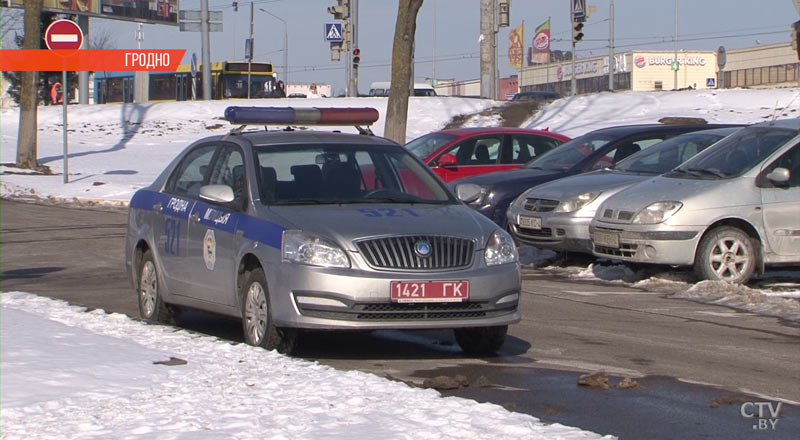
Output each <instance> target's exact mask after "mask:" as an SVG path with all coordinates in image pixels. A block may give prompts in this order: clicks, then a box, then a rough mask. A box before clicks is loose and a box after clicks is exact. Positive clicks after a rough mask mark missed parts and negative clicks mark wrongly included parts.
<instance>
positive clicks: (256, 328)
mask: <svg viewBox="0 0 800 440" xmlns="http://www.w3.org/2000/svg"><path fill="white" fill-rule="evenodd" d="M243 289H244V290H243V298H242V330H243V331H244V341H245V342H246V343H248V344H250V345H255V346H257V347H263V348H265V349H267V350H277V351H278V352H279V353H284V354H291V352H292V351H294V348H295V346H296V343H297V337H296V334H295V332H294V331H293V330H291V329H279V328H277V327H275V324H274V323H273V321H272V316H271V311H270V304H269V293H268V290H267V281H266V276H264V271H263V270H261V269H254V270H253V271H252V272H250V275H249V276H248V277H247V282H246V283H245V284H244V286H243Z"/></svg>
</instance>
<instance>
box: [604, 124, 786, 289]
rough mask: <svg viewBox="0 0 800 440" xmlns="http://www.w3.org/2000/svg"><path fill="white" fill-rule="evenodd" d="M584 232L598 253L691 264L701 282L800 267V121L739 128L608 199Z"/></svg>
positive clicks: (735, 280) (744, 279)
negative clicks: (773, 267)
mask: <svg viewBox="0 0 800 440" xmlns="http://www.w3.org/2000/svg"><path fill="white" fill-rule="evenodd" d="M590 235H591V239H592V245H593V253H594V255H596V256H601V257H612V258H615V259H619V260H624V261H632V262H638V263H654V264H668V265H675V266H694V270H695V273H696V274H697V276H698V277H699V278H700V279H708V280H723V281H728V282H732V283H744V282H747V280H749V279H750V278H751V277H752V276H753V275H754V274H755V273H761V272H763V270H764V267H765V266H766V265H779V264H785V265H796V264H800V120H799V119H787V120H780V121H772V122H764V123H761V124H757V125H753V126H750V127H746V128H743V129H741V130H739V131H738V132H736V133H734V134H733V135H731V136H729V137H727V138H725V139H724V140H722V141H720V142H719V143H717V144H716V145H714V146H712V147H711V148H709V149H707V150H706V151H704V152H702V153H700V154H698V155H696V156H695V157H693V158H692V159H690V160H689V161H687V162H685V163H684V164H682V165H681V166H679V167H677V168H675V169H674V170H673V171H671V172H669V173H667V174H663V175H661V176H659V177H655V178H653V179H650V180H647V181H644V182H642V183H639V184H637V185H634V186H632V187H630V188H627V189H625V190H623V191H620V192H619V193H617V194H615V195H613V196H611V197H609V198H608V199H607V200H606V201H605V202H604V203H603V204H602V205H600V207H599V208H598V209H597V213H596V215H595V217H594V219H593V220H592V223H591V226H590Z"/></svg>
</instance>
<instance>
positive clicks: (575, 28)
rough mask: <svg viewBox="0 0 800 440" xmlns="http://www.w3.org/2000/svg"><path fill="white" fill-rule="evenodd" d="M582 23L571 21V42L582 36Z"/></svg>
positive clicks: (579, 39)
mask: <svg viewBox="0 0 800 440" xmlns="http://www.w3.org/2000/svg"><path fill="white" fill-rule="evenodd" d="M582 30H583V23H575V22H573V23H572V42H573V43H577V42H578V41H581V39H582V38H583V32H581V31H582Z"/></svg>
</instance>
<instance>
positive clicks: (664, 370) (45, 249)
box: [2, 200, 800, 438]
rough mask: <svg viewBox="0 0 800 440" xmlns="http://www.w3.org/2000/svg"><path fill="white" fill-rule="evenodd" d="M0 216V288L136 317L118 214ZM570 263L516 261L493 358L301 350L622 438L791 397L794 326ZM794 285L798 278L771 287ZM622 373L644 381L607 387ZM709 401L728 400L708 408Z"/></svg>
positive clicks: (399, 340)
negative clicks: (502, 337) (600, 275)
mask: <svg viewBox="0 0 800 440" xmlns="http://www.w3.org/2000/svg"><path fill="white" fill-rule="evenodd" d="M2 212H3V220H4V221H3V224H2V237H3V242H2V244H3V248H4V252H3V254H2V266H3V273H2V279H3V283H4V287H3V290H4V291H14V290H25V291H29V292H32V293H37V294H40V295H45V296H50V297H54V298H61V299H65V300H67V301H70V302H71V303H73V304H80V305H85V306H88V307H90V308H102V309H104V310H106V311H109V312H120V313H125V314H128V315H129V316H136V314H137V310H136V302H135V298H134V294H133V291H132V289H131V287H130V285H129V283H128V280H127V277H126V276H125V274H124V272H123V265H122V258H123V255H122V246H123V239H122V238H123V236H124V231H125V220H126V213H125V211H123V210H116V211H113V210H88V209H74V208H68V207H62V206H43V205H31V204H23V203H18V202H14V201H9V200H3V201H2ZM548 267H549V266H548ZM573 267H578V266H573ZM576 270H577V269H572V268H570V266H569V265H568V266H567V267H566V268H555V267H549V268H538V269H525V270H524V272H523V278H524V280H523V292H524V295H523V300H522V307H523V310H522V314H523V321H522V322H521V323H520V324H518V325H513V326H511V328H510V332H509V333H510V337H509V339H508V341H507V343H506V345H505V346H504V348H503V349H502V350H501V352H500V356H499V357H496V358H485V359H481V358H468V357H464V355H463V354H462V353H461V352H460V351H459V350H458V349H457V348H456V346H455V344H454V341H453V340H452V337H451V336H450V333H449V332H414V333H410V332H376V333H370V334H347V335H343V336H334V335H328V334H312V335H307V336H306V337H305V339H304V340H303V345H301V349H300V351H299V352H298V356H299V357H301V358H305V359H309V360H316V361H319V362H321V363H324V364H327V365H331V366H333V367H336V368H339V369H345V370H349V369H357V370H362V371H368V372H373V373H375V374H378V375H383V376H391V377H392V378H395V379H397V380H404V381H408V382H410V383H413V384H415V385H419V386H422V384H423V383H424V381H425V379H426V378H432V377H436V376H446V377H451V378H454V377H455V376H456V375H464V376H465V377H467V379H468V380H469V382H470V384H471V385H472V384H473V383H474V382H475V381H477V380H478V379H479V378H480V377H481V376H484V377H485V378H486V379H487V380H488V382H489V384H491V386H488V387H477V386H468V387H463V388H458V389H455V390H449V391H442V392H443V393H444V394H448V395H450V394H452V395H460V396H464V397H469V398H473V399H476V400H479V401H490V402H494V403H497V404H501V405H504V406H506V407H507V408H509V409H511V410H514V411H520V412H526V413H530V414H533V415H535V416H537V417H539V418H542V419H543V420H546V421H554V422H561V423H565V424H570V425H573V426H579V427H581V428H584V429H590V430H593V431H595V432H600V433H611V434H615V435H624V436H625V437H627V438H641V437H642V436H643V433H645V432H648V433H650V432H652V431H651V430H652V429H653V426H657V427H658V430H663V432H671V431H674V430H675V429H676V426H678V425H675V422H671V421H674V420H682V421H683V422H681V423H680V425H679V427H680V430H681V431H680V432H682V433H683V434H685V437H687V438H692V437H699V436H700V435H706V434H708V435H709V436H708V438H733V437H737V436H741V435H743V432H749V431H748V430H750V429H751V425H752V421H751V420H749V419H745V418H743V417H742V416H741V415H740V413H739V409H740V406H741V405H742V402H747V401H750V400H753V399H758V400H766V401H774V402H777V401H779V400H780V401H783V402H795V405H796V402H798V401H800V383H798V381H797V380H796V379H797V367H796V366H797V364H798V361H800V358H798V353H797V350H796V349H795V348H796V346H797V343H798V338H800V330H798V327H797V324H796V323H793V322H789V321H786V320H781V319H777V318H773V317H765V316H761V315H758V314H755V313H742V312H737V311H735V310H733V309H731V308H729V307H721V306H716V305H707V304H701V303H697V302H694V301H688V300H684V299H673V298H669V297H668V294H666V293H664V292H662V291H658V289H655V288H654V289H641V288H636V287H632V286H628V285H622V284H620V283H619V282H615V281H611V280H598V279H590V280H585V279H584V280H580V279H577V278H576V277H574V276H572V277H571V276H570V273H571V272H575V271H576ZM584 270H585V268H584ZM573 275H574V274H573ZM791 282H795V283H796V282H797V280H796V279H795V280H793V281H792V280H791V279H790V278H787V279H784V280H783V282H782V283H781V284H785V283H791ZM630 284H631V285H633V284H635V283H630ZM779 287H780V286H779ZM182 325H183V326H184V327H185V328H188V329H191V330H196V331H200V332H204V333H208V334H212V335H215V336H218V337H222V338H225V339H229V340H232V341H236V342H239V341H241V338H242V336H241V327H240V325H239V323H238V322H237V321H235V320H228V319H223V318H211V319H209V317H208V316H205V315H200V314H199V312H197V313H196V314H189V316H187V319H186V320H185V322H183V323H182ZM600 370H603V371H605V372H606V373H607V374H608V375H609V380H608V383H609V385H611V387H612V388H611V389H610V390H600V389H591V388H584V387H578V386H577V378H578V376H579V375H580V374H583V373H587V372H595V371H600ZM624 377H631V378H632V379H634V380H636V381H637V382H639V383H640V384H641V386H642V387H641V388H640V389H638V390H637V389H633V390H621V389H616V388H614V386H615V385H616V384H617V383H618V382H619V381H621V380H622V378H624ZM699 384H705V385H708V386H701V385H699ZM755 396H759V397H758V398H756V397H755ZM714 399H717V401H718V402H729V403H723V404H721V405H718V407H712V403H713V401H714ZM737 402H738V403H737ZM589 409H591V410H589ZM782 411H783V412H782V416H781V417H782V418H781V424H782V426H781V425H778V426H779V427H780V429H779V430H778V431H776V432H774V433H772V434H773V435H771V436H770V438H792V437H791V436H790V435H789V433H791V432H797V429H798V426H797V424H798V418H797V411H798V410H797V407H796V406H792V405H789V403H785V404H784V406H783V410H782ZM621 412H626V413H631V414H634V415H635V417H636V420H638V421H639V422H638V423H630V424H623V423H618V421H616V420H615V418H614V417H613V416H614V415H618V414H620V413H621ZM709 433H711V434H709ZM712 434H713V435H712Z"/></svg>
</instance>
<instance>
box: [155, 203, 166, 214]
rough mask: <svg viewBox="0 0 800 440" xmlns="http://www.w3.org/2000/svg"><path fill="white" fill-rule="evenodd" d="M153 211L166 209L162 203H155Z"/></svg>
mask: <svg viewBox="0 0 800 440" xmlns="http://www.w3.org/2000/svg"><path fill="white" fill-rule="evenodd" d="M153 211H155V212H162V211H164V205H162V204H161V203H156V204H155V205H153Z"/></svg>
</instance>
